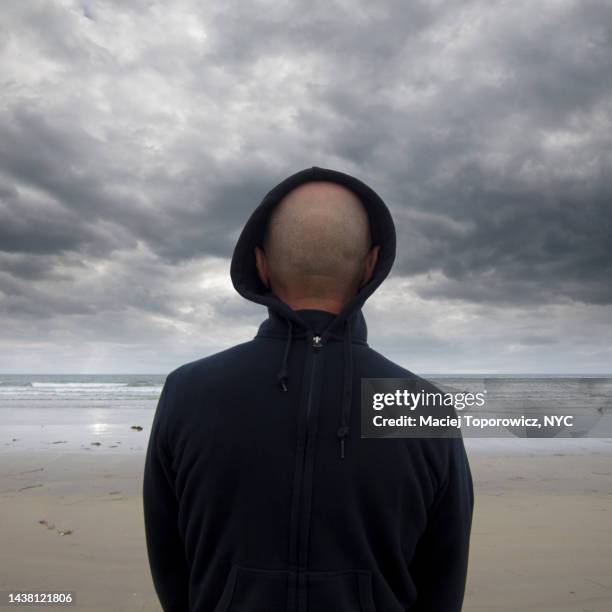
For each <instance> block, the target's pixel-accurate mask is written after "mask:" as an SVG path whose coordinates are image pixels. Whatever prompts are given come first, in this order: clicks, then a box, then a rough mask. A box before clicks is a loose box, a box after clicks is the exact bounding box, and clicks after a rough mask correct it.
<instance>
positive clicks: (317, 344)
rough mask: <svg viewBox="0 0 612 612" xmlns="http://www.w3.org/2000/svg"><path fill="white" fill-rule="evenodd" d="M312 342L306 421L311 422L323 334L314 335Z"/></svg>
mask: <svg viewBox="0 0 612 612" xmlns="http://www.w3.org/2000/svg"><path fill="white" fill-rule="evenodd" d="M311 344H312V349H313V358H312V359H313V361H312V366H311V369H310V385H309V387H308V402H307V404H306V423H309V422H310V409H311V406H312V387H313V385H314V378H315V370H316V363H317V355H318V354H319V351H320V349H322V348H323V340H322V338H321V336H313V337H312V343H311ZM306 441H308V428H306Z"/></svg>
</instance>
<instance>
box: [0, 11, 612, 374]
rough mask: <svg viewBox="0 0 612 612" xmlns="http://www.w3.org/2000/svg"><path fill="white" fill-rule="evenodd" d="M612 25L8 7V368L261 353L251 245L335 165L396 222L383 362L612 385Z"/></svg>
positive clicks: (1, 172) (3, 239)
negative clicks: (245, 289) (291, 178)
mask: <svg viewBox="0 0 612 612" xmlns="http://www.w3.org/2000/svg"><path fill="white" fill-rule="evenodd" d="M611 24H612V6H611V5H610V3H608V2H605V1H603V0H601V1H597V2H595V1H590V2H589V1H586V2H578V1H570V0H564V1H562V2H557V1H555V2H552V1H551V2H540V3H538V8H537V10H535V9H534V6H533V3H531V2H520V1H519V2H511V3H509V2H490V1H484V0H483V1H481V2H463V1H462V2H458V1H457V2H437V1H435V0H431V1H429V2H425V1H422V2H417V1H410V2H399V1H387V2H379V3H374V4H372V3H366V2H361V3H360V2H352V1H351V2H344V1H342V2H339V1H337V2H311V3H308V5H305V4H302V3H281V2H276V1H274V0H265V1H259V2H251V3H240V2H226V3H221V4H219V3H209V2H207V3H201V2H195V1H194V2H187V1H184V2H183V1H181V2H175V3H172V5H169V4H167V3H159V2H153V1H148V0H146V1H145V0H138V1H132V2H95V1H87V2H76V1H74V2H73V1H68V0H66V1H61V2H58V1H55V2H50V1H49V2H44V1H41V2H37V3H23V2H17V1H15V2H6V3H5V5H4V6H3V14H2V17H0V75H1V77H0V78H1V80H2V88H1V91H2V93H1V94H0V314H1V316H2V322H3V325H2V327H3V330H2V333H1V334H0V349H1V351H2V355H1V357H0V370H1V371H32V370H37V371H70V370H77V369H78V370H79V371H81V370H82V369H83V368H86V369H89V371H96V370H97V371H118V370H131V371H160V372H165V371H168V370H169V369H171V368H172V367H174V366H176V365H178V362H180V361H181V360H186V359H192V358H196V357H198V356H202V355H204V354H208V353H210V352H212V351H214V350H218V349H220V348H223V347H224V346H227V345H228V344H230V343H232V342H238V341H241V340H245V339H248V338H249V337H250V336H251V335H253V334H254V332H255V330H256V326H257V323H258V322H259V321H260V320H261V319H262V317H263V315H264V314H265V312H264V311H263V310H262V309H261V308H259V307H256V306H254V305H250V304H247V303H245V302H244V301H243V300H241V298H240V297H239V296H238V295H237V294H235V293H234V292H233V289H232V288H231V285H230V282H229V276H228V275H229V257H230V256H231V252H232V249H233V246H234V244H235V241H236V239H237V236H238V234H239V232H240V229H241V227H242V225H243V223H244V222H245V220H246V218H247V217H248V215H249V213H250V211H251V210H252V209H253V208H254V207H255V206H256V205H257V203H258V202H259V201H260V199H261V198H262V196H263V195H264V194H265V193H266V192H267V191H268V190H269V189H270V188H271V187H273V186H274V185H275V184H276V183H277V182H279V181H280V180H282V179H283V178H284V177H285V176H287V175H289V174H291V173H293V172H295V171H297V170H300V169H302V168H305V167H309V166H311V165H320V166H326V167H331V168H336V169H339V170H343V171H346V172H349V173H351V174H354V175H356V176H358V177H360V178H361V179H363V180H364V181H366V182H367V183H369V184H370V185H371V186H372V187H373V188H374V189H376V191H378V192H379V193H380V195H381V196H382V197H383V198H384V199H385V201H386V202H387V203H388V205H389V207H390V208H391V210H392V213H393V215H394V218H395V221H396V226H397V231H398V257H397V261H396V265H395V268H394V271H393V273H392V276H391V278H390V279H389V281H388V282H387V284H386V285H384V286H383V287H382V288H381V289H380V291H379V292H378V293H377V294H376V295H375V296H374V297H373V298H371V303H368V305H366V308H365V314H366V317H367V318H368V322H369V327H370V334H371V340H372V344H373V345H376V346H377V348H379V349H380V350H382V351H383V352H386V353H388V354H389V355H390V356H391V357H395V358H397V359H398V360H401V361H402V363H403V364H404V365H407V366H408V367H410V368H411V369H417V370H421V371H429V372H434V371H437V372H443V371H490V370H495V371H504V372H509V371H515V372H516V371H519V372H522V371H524V372H527V371H534V372H536V371H564V372H573V371H575V372H589V371H592V372H602V371H609V364H610V363H611V360H610V359H611V357H612V349H611V348H610V347H611V346H612V314H611V313H612V310H611V309H612V283H610V278H612V25H611ZM50 358H52V361H50Z"/></svg>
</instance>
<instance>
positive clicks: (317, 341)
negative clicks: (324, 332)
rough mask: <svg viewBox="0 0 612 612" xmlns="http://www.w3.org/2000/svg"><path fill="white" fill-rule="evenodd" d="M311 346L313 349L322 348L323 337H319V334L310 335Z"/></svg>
mask: <svg viewBox="0 0 612 612" xmlns="http://www.w3.org/2000/svg"><path fill="white" fill-rule="evenodd" d="M312 348H314V349H320V348H323V338H321V336H313V337H312Z"/></svg>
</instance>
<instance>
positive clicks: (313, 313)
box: [256, 307, 368, 344]
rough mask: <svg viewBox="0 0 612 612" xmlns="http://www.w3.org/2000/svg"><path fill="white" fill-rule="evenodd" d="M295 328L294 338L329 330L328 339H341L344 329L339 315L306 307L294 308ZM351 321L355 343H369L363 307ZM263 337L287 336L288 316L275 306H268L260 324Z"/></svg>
mask: <svg viewBox="0 0 612 612" xmlns="http://www.w3.org/2000/svg"><path fill="white" fill-rule="evenodd" d="M293 312H294V313H295V330H294V331H293V337H294V338H304V337H307V336H308V335H309V334H310V333H312V334H314V335H319V336H320V335H322V334H323V332H325V330H327V333H326V337H327V338H328V340H332V341H334V340H341V339H342V337H343V335H344V329H343V326H342V324H341V322H340V321H338V320H337V318H336V317H337V315H336V314H335V313H333V312H328V311H325V310H317V309H314V308H305V309H300V310H294V311H293ZM349 318H350V321H351V341H352V343H353V344H367V340H368V327H367V324H366V321H365V318H364V316H363V313H362V311H361V309H359V310H357V311H356V312H353V313H352V314H351V315H350V317H349ZM256 337H261V338H283V339H284V338H286V337H287V322H286V318H285V317H284V316H283V315H281V314H279V313H278V312H277V311H276V310H275V309H274V308H271V307H268V318H267V319H266V320H265V321H264V322H263V323H262V324H261V325H260V326H259V329H258V330H257V336H256Z"/></svg>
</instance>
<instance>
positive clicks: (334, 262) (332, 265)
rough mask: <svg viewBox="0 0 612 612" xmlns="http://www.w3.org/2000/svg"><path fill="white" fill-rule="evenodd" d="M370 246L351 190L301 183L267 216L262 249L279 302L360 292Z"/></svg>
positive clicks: (364, 221) (362, 215)
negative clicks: (287, 299)
mask: <svg viewBox="0 0 612 612" xmlns="http://www.w3.org/2000/svg"><path fill="white" fill-rule="evenodd" d="M370 244H371V238H370V226H369V221H368V215H367V212H366V210H365V208H364V206H363V204H362V203H361V201H360V200H359V198H358V197H357V196H356V195H355V194H354V193H353V192H352V191H350V190H348V189H346V188H345V187H343V186H341V185H339V184H337V183H332V182H329V181H312V182H308V183H304V184H303V185H300V186H299V187H297V188H295V189H293V190H292V191H290V192H289V193H288V194H287V195H286V196H285V197H284V198H283V199H282V200H281V201H280V202H279V204H278V205H277V206H276V208H275V209H274V210H273V212H272V214H271V215H270V219H269V222H268V228H267V232H266V236H265V240H264V249H265V252H266V259H267V261H268V269H269V275H270V284H271V288H272V290H273V291H274V292H275V293H276V294H277V295H279V297H291V298H313V299H317V298H318V299H340V300H347V299H349V298H350V297H351V296H352V295H354V294H355V293H356V292H357V291H358V289H359V286H360V284H361V281H362V278H363V274H364V266H365V261H366V256H367V254H368V251H369V249H370Z"/></svg>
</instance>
